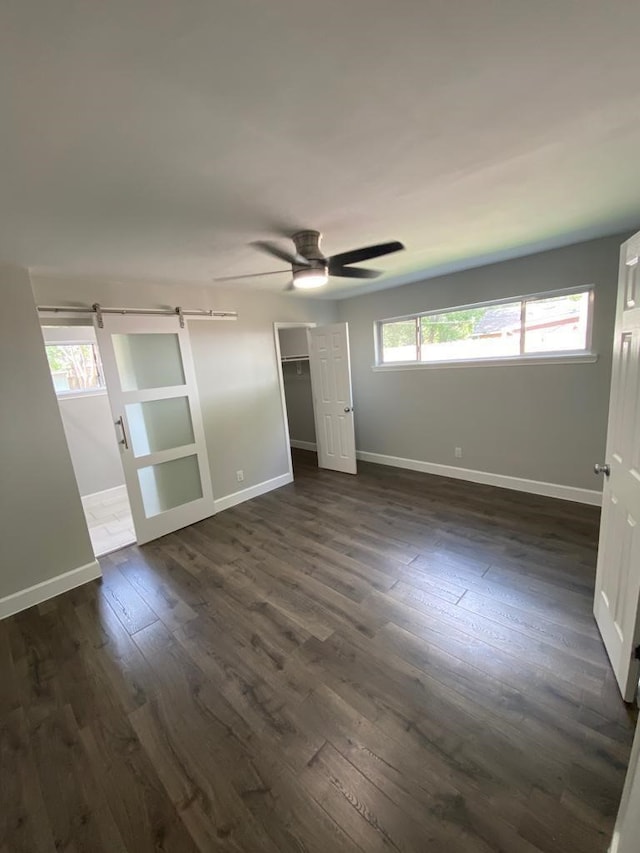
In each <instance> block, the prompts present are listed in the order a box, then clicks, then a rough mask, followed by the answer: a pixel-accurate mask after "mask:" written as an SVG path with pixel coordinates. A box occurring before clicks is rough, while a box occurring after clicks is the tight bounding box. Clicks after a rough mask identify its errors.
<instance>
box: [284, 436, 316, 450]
mask: <svg viewBox="0 0 640 853" xmlns="http://www.w3.org/2000/svg"><path fill="white" fill-rule="evenodd" d="M289 444H290V445H291V447H295V448H296V450H313V452H314V453H315V452H316V451H317V450H318V445H317V444H316V443H315V441H298V439H297V438H292V439H290V440H289Z"/></svg>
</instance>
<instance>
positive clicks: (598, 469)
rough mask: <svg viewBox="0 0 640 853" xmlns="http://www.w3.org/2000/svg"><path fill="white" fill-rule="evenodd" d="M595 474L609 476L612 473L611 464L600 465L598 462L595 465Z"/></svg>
mask: <svg viewBox="0 0 640 853" xmlns="http://www.w3.org/2000/svg"><path fill="white" fill-rule="evenodd" d="M593 473H594V474H604V476H605V477H608V476H609V474H611V467H610V466H609V465H606V464H605V465H598V464H597V463H596V464H595V465H594V466H593Z"/></svg>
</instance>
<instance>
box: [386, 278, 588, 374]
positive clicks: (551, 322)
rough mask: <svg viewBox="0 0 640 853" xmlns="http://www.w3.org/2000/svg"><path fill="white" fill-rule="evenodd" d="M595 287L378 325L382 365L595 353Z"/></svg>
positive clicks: (519, 358) (470, 307) (498, 359)
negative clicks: (593, 322) (592, 318)
mask: <svg viewBox="0 0 640 853" xmlns="http://www.w3.org/2000/svg"><path fill="white" fill-rule="evenodd" d="M592 312H593V288H591V287H588V288H582V289H580V290H571V291H556V292H554V293H553V294H548V293H545V294H541V295H537V296H521V297H518V298H517V299H511V300H500V301H497V302H488V303H483V304H478V305H469V306H465V307H461V308H452V309H450V310H446V311H438V312H429V313H424V314H416V315H412V316H410V317H403V318H398V319H394V320H380V321H378V322H377V323H376V345H377V363H378V364H379V365H393V364H405V365H411V364H438V363H446V362H460V361H485V360H489V361H498V362H499V361H500V360H505V359H509V360H511V359H515V360H523V361H526V360H536V359H538V358H540V357H543V356H549V355H553V356H556V357H571V356H579V355H583V356H584V355H590V354H591V353H590V348H591V317H592Z"/></svg>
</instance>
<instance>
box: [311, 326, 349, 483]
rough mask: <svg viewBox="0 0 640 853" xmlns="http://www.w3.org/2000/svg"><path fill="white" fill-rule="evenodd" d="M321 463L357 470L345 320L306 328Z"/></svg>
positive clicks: (331, 466)
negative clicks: (329, 324)
mask: <svg viewBox="0 0 640 853" xmlns="http://www.w3.org/2000/svg"><path fill="white" fill-rule="evenodd" d="M307 335H308V339H309V367H310V373H311V390H312V392H313V409H314V415H315V422H316V442H317V446H318V467H320V468H330V469H331V470H332V471H343V472H345V473H346V474H355V473H356V472H357V467H356V436H355V427H354V422H353V398H352V395H351V362H350V358H349V329H348V326H347V324H346V323H334V324H333V325H331V326H315V327H314V328H312V329H308V330H307Z"/></svg>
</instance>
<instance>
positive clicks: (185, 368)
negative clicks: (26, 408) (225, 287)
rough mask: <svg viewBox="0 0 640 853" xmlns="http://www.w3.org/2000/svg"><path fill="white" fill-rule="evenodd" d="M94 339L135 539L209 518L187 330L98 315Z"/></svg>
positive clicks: (168, 322)
mask: <svg viewBox="0 0 640 853" xmlns="http://www.w3.org/2000/svg"><path fill="white" fill-rule="evenodd" d="M102 322H103V324H104V325H103V327H102V328H101V327H99V325H98V322H97V321H96V324H95V325H96V337H97V339H98V346H99V347H100V356H101V358H102V365H103V368H104V374H105V381H106V385H107V391H108V393H109V404H110V406H111V412H112V414H113V420H114V424H115V428H116V433H117V438H118V441H119V443H120V452H121V459H122V467H123V468H124V476H125V481H126V484H127V492H128V494H129V503H130V504H131V514H132V516H133V525H134V527H135V531H136V538H137V541H138V543H139V544H142V543H144V542H149V541H150V540H151V539H157V538H158V537H159V536H164V535H165V534H166V533H171V532H172V531H173V530H178V529H179V528H181V527H185V526H186V525H187V524H193V523H194V522H196V521H200V520H201V519H203V518H206V517H207V516H209V515H213V494H212V489H211V479H210V475H209V462H208V458H207V449H206V445H205V438H204V429H203V426H202V416H201V413H200V403H199V400H198V389H197V386H196V379H195V373H194V369H193V360H192V357H191V346H190V341H189V333H188V331H187V330H186V329H183V328H181V327H180V325H179V321H178V318H177V317H175V318H174V317H162V316H158V317H153V316H149V317H143V316H136V315H131V316H122V315H112V314H103V315H102Z"/></svg>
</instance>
